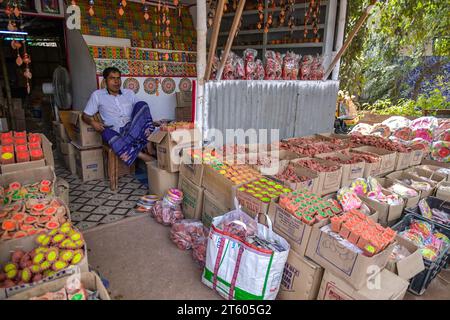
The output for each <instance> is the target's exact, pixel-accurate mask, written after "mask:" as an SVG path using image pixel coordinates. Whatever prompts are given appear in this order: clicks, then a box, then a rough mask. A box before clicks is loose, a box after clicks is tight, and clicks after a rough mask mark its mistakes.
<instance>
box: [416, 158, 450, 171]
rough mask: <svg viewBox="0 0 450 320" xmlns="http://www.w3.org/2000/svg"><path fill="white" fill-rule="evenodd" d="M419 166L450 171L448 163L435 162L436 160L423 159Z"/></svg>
mask: <svg viewBox="0 0 450 320" xmlns="http://www.w3.org/2000/svg"><path fill="white" fill-rule="evenodd" d="M421 164H426V165H431V166H436V167H442V168H447V169H450V163H446V162H441V161H436V160H430V159H423V160H422V163H421Z"/></svg>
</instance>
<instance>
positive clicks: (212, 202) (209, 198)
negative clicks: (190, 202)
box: [202, 190, 230, 228]
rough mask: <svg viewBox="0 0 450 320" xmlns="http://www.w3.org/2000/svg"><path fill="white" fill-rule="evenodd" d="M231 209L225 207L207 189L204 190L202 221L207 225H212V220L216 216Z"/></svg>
mask: <svg viewBox="0 0 450 320" xmlns="http://www.w3.org/2000/svg"><path fill="white" fill-rule="evenodd" d="M228 211H230V210H229V209H227V208H225V207H224V206H223V205H222V204H221V203H220V202H218V201H216V199H215V197H214V196H213V195H212V194H210V193H209V192H208V191H207V190H204V191H203V208H202V222H203V224H204V225H205V226H206V227H208V228H209V227H210V226H211V223H212V220H213V219H214V218H215V217H218V216H221V215H224V214H225V213H227V212H228Z"/></svg>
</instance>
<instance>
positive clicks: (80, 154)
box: [71, 142, 105, 182]
mask: <svg viewBox="0 0 450 320" xmlns="http://www.w3.org/2000/svg"><path fill="white" fill-rule="evenodd" d="M71 144H72V145H73V146H74V156H75V163H76V171H77V175H78V176H79V177H80V178H81V180H83V182H87V181H92V180H103V179H104V178H105V171H104V166H103V148H102V147H97V148H95V147H94V148H89V149H84V148H81V147H80V146H78V145H76V144H75V143H73V142H71Z"/></svg>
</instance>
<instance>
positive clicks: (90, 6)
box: [89, 0, 95, 17]
mask: <svg viewBox="0 0 450 320" xmlns="http://www.w3.org/2000/svg"><path fill="white" fill-rule="evenodd" d="M94 14H95V12H94V0H89V15H90V16H91V17H93V16H94Z"/></svg>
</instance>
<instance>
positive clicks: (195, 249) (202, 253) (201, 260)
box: [192, 236, 208, 269]
mask: <svg viewBox="0 0 450 320" xmlns="http://www.w3.org/2000/svg"><path fill="white" fill-rule="evenodd" d="M207 246H208V236H205V237H199V238H197V239H195V240H194V241H193V242H192V258H193V259H194V261H195V262H196V263H197V264H198V266H199V267H200V268H202V269H203V268H204V267H205V263H206V248H207Z"/></svg>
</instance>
